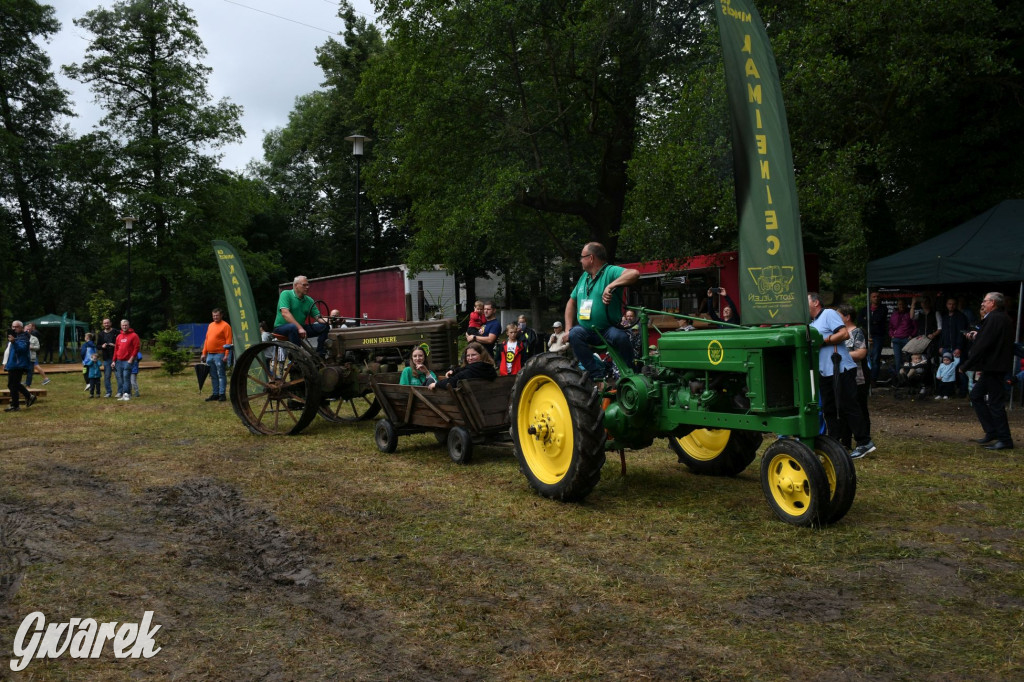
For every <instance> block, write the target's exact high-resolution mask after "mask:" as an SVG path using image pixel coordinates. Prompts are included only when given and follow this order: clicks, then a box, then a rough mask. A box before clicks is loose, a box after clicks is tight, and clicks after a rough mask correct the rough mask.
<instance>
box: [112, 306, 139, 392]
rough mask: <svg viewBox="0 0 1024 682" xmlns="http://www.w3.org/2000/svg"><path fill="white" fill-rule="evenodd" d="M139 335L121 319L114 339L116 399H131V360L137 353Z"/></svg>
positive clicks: (126, 321)
mask: <svg viewBox="0 0 1024 682" xmlns="http://www.w3.org/2000/svg"><path fill="white" fill-rule="evenodd" d="M140 345H141V344H140V343H139V335H138V334H136V333H135V330H134V329H132V328H131V325H129V324H128V320H121V333H120V334H118V335H117V340H116V341H114V370H115V371H116V372H117V399H118V400H124V401H128V400H131V399H132V361H133V360H135V356H136V355H138V353H139V347H140Z"/></svg>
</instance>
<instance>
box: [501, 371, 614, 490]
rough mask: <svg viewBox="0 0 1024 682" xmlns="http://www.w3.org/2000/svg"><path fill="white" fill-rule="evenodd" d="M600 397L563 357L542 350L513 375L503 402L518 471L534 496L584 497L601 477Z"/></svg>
mask: <svg viewBox="0 0 1024 682" xmlns="http://www.w3.org/2000/svg"><path fill="white" fill-rule="evenodd" d="M603 418H604V412H603V411H602V410H601V396H600V394H599V393H598V391H597V389H596V388H595V386H594V384H593V382H591V381H590V379H589V377H586V376H585V375H584V374H583V373H582V372H580V371H579V369H577V368H576V367H575V365H574V363H573V362H571V361H570V360H569V359H568V358H565V357H563V356H561V355H555V354H553V353H545V354H543V355H539V356H537V357H536V358H534V359H533V360H531V361H530V362H529V363H527V365H526V366H525V367H524V368H523V371H522V372H520V373H519V375H518V376H517V377H516V383H515V386H514V387H513V388H512V399H511V400H510V404H509V422H510V423H511V424H512V428H511V430H510V432H511V435H512V444H513V447H514V450H515V455H516V459H517V460H518V461H519V469H520V470H521V471H522V472H523V475H525V476H526V479H527V481H529V483H530V485H531V486H532V487H533V489H534V490H535V491H537V493H538V494H540V495H542V496H543V497H549V498H551V499H554V500H561V501H563V502H574V501H578V500H582V499H583V498H584V497H586V496H587V495H588V494H589V493H590V491H591V490H593V489H594V486H596V485H597V482H598V481H599V480H600V479H601V467H603V466H604V461H605V452H604V443H605V438H606V434H605V430H604V427H603Z"/></svg>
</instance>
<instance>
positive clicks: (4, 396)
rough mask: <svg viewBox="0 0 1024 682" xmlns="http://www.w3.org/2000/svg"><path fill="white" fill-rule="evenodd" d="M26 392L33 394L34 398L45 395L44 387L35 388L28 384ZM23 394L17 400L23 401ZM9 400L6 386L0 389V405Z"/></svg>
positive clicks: (9, 396)
mask: <svg viewBox="0 0 1024 682" xmlns="http://www.w3.org/2000/svg"><path fill="white" fill-rule="evenodd" d="M27 388H28V392H29V393H31V394H32V395H34V396H35V397H36V398H42V397H43V396H45V395H46V389H45V388H36V387H35V386H28V387H27ZM24 398H25V396H22V399H21V400H20V401H18V402H24ZM10 402H11V392H10V391H9V390H7V389H6V388H4V389H0V405H7V404H8V403H10Z"/></svg>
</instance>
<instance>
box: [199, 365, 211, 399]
mask: <svg viewBox="0 0 1024 682" xmlns="http://www.w3.org/2000/svg"><path fill="white" fill-rule="evenodd" d="M208 376H210V366H209V365H208V364H206V363H205V362H201V363H199V364H197V365H196V381H198V382H199V392H200V393H202V392H203V384H205V383H206V377H208Z"/></svg>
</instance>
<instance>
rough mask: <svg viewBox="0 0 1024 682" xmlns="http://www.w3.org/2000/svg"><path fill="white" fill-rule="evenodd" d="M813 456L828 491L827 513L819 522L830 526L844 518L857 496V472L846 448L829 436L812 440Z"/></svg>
mask: <svg viewBox="0 0 1024 682" xmlns="http://www.w3.org/2000/svg"><path fill="white" fill-rule="evenodd" d="M814 454H816V455H817V456H818V460H819V461H820V462H821V466H822V468H823V469H824V470H825V478H826V479H827V480H828V489H829V503H828V512H827V513H823V514H822V515H821V520H822V523H824V524H832V523H835V522H836V521H838V520H839V519H841V518H843V517H844V516H846V512H848V511H850V507H852V506H853V498H854V496H855V495H856V494H857V472H856V470H855V469H854V466H853V460H852V459H850V454H849V453H848V452H847V451H846V448H844V447H843V446H842V445H840V443H839V442H838V441H836V439H834V438H831V437H830V436H818V437H817V438H815V439H814Z"/></svg>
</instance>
